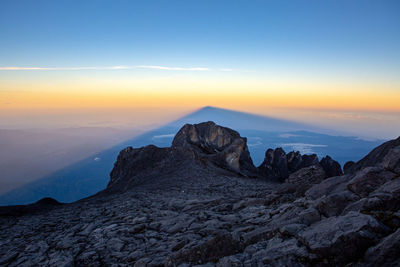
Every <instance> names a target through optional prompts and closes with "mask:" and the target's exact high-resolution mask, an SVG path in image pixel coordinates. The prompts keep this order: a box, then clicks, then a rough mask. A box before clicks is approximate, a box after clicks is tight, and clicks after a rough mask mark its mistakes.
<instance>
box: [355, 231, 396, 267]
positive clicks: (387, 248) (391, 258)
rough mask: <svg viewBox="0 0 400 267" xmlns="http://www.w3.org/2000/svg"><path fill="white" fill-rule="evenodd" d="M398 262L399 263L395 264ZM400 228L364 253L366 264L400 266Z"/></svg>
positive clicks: (364, 263) (364, 262)
mask: <svg viewBox="0 0 400 267" xmlns="http://www.w3.org/2000/svg"><path fill="white" fill-rule="evenodd" d="M395 263H397V264H395ZM399 263H400V229H398V230H397V231H396V232H394V233H393V234H391V235H389V236H387V237H385V238H384V239H383V240H382V241H381V242H380V243H379V244H378V245H376V246H374V247H371V248H369V249H368V250H367V252H366V253H365V255H364V261H363V265H364V266H399Z"/></svg>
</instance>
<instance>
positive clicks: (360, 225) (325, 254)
mask: <svg viewBox="0 0 400 267" xmlns="http://www.w3.org/2000/svg"><path fill="white" fill-rule="evenodd" d="M388 232H389V229H388V228H387V227H386V226H384V225H383V224H382V223H380V222H378V221H377V220H376V219H375V218H373V217H372V216H368V215H364V214H361V213H356V212H349V213H348V214H346V215H345V216H339V217H330V218H328V219H325V220H322V221H321V222H318V223H315V224H313V227H312V228H308V229H306V230H305V231H304V232H302V233H300V236H301V238H302V239H303V240H304V242H305V244H306V245H307V247H308V248H309V249H310V251H311V252H312V253H315V254H316V255H318V256H319V257H321V258H329V259H330V260H331V261H332V263H335V264H340V265H341V264H345V263H348V262H351V261H354V260H356V259H359V258H360V257H362V256H363V255H364V252H365V250H366V249H367V248H368V247H370V246H372V245H374V244H375V242H376V241H377V240H379V239H380V238H382V236H384V235H385V234H387V233H388Z"/></svg>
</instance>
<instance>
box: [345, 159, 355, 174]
mask: <svg viewBox="0 0 400 267" xmlns="http://www.w3.org/2000/svg"><path fill="white" fill-rule="evenodd" d="M356 167H357V165H356V163H355V162H354V161H348V162H346V163H345V164H344V166H343V173H344V174H352V173H354V172H355V169H356Z"/></svg>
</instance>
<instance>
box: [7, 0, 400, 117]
mask: <svg viewBox="0 0 400 267" xmlns="http://www.w3.org/2000/svg"><path fill="white" fill-rule="evenodd" d="M399 14H400V2H399V1H389V0H384V1H369V0H363V1H361V0H351V1H349V0H335V1H316V0H309V1H301V0H298V1H188V0H186V1H99V0H92V1H89V0H87V1H82V0H81V1H61V0H60V1H54V0H52V1H40V0H37V1H32V0H26V1H23V0H19V1H7V0H3V1H0V33H1V42H0V108H6V109H9V108H26V107H32V108H50V107H52V108H55V107H61V106H62V107H66V108H67V107H68V108H77V107H81V108H84V107H105V106H112V107H121V106H135V107H136V106H138V105H139V106H145V105H146V106H159V105H167V106H172V107H176V106H183V105H186V106H190V107H201V106H206V105H217V106H222V107H231V108H239V107H240V108H241V109H248V108H249V107H254V106H257V110H258V111H260V112H261V111H265V110H266V109H267V108H268V107H271V106H276V107H289V108H292V107H299V108H325V109H335V108H337V109H352V110H355V109H357V110H361V109H362V110H389V111H399V110H400V106H399V105H398V103H399V102H400V75H399V73H400V16H399ZM32 68H33V69H32ZM21 92H25V93H24V94H23V93H21ZM71 92H73V93H74V94H75V95H71ZM110 99H113V100H112V101H111V100H110Z"/></svg>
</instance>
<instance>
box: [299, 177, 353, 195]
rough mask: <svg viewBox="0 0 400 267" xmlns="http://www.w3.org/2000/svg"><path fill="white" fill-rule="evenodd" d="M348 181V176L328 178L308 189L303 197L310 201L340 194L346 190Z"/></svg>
mask: <svg viewBox="0 0 400 267" xmlns="http://www.w3.org/2000/svg"><path fill="white" fill-rule="evenodd" d="M349 179H350V176H348V175H343V176H336V177H330V178H328V179H325V180H323V181H322V182H321V183H319V184H316V185H314V186H312V187H311V188H310V189H308V190H307V191H306V192H305V196H306V197H307V198H308V199H310V200H315V199H318V198H320V197H322V196H325V195H328V194H332V193H336V192H341V191H343V190H345V189H346V182H347V181H348V180H349Z"/></svg>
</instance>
